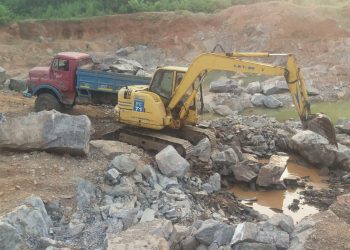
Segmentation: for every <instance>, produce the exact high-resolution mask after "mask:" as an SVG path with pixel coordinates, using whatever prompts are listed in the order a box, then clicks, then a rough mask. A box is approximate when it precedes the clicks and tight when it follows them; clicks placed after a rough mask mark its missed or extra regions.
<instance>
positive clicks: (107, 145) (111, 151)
mask: <svg viewBox="0 0 350 250" xmlns="http://www.w3.org/2000/svg"><path fill="white" fill-rule="evenodd" d="M90 146H92V147H93V148H96V149H98V150H99V151H101V152H102V153H103V154H104V155H105V156H106V157H107V158H109V159H113V158H114V157H115V156H118V155H122V154H130V153H134V154H137V153H138V152H139V149H138V148H137V147H135V146H132V145H129V144H127V143H125V142H121V141H106V140H93V141H90Z"/></svg>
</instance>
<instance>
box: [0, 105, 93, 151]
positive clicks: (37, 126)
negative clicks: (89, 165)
mask: <svg viewBox="0 0 350 250" xmlns="http://www.w3.org/2000/svg"><path fill="white" fill-rule="evenodd" d="M2 121H3V122H1V123H0V148H3V149H11V150H19V151H34V150H46V151H53V152H59V153H70V154H87V153H88V152H89V140H90V130H91V122H90V120H89V118H88V117H87V116H85V115H79V116H71V115H67V114H61V113H59V112H57V111H54V110H53V111H41V112H39V113H30V114H28V115H27V116H22V117H15V118H12V117H11V118H10V117H9V118H6V119H5V120H4V119H2Z"/></svg>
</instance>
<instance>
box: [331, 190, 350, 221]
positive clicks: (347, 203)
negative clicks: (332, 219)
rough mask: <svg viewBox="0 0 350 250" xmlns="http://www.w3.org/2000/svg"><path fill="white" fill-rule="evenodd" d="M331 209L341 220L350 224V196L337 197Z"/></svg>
mask: <svg viewBox="0 0 350 250" xmlns="http://www.w3.org/2000/svg"><path fill="white" fill-rule="evenodd" d="M329 209H330V210H331V211H332V212H333V213H335V214H336V215H337V216H338V217H339V218H341V219H343V220H344V221H345V222H347V223H348V224H350V194H344V195H341V196H338V197H337V200H336V202H334V203H333V204H332V205H331V206H330V207H329Z"/></svg>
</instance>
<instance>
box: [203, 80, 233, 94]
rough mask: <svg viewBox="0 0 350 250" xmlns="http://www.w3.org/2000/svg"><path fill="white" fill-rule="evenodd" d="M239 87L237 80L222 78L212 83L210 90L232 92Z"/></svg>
mask: <svg viewBox="0 0 350 250" xmlns="http://www.w3.org/2000/svg"><path fill="white" fill-rule="evenodd" d="M237 88H238V83H237V82H236V81H235V80H232V79H227V78H221V79H219V80H216V81H213V82H211V83H210V87H209V91H210V92H214V93H232V92H234V91H235V89H237Z"/></svg>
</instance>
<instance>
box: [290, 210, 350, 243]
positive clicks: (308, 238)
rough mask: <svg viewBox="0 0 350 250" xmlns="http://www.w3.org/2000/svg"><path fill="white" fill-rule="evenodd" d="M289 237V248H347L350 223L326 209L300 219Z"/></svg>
mask: <svg viewBox="0 0 350 250" xmlns="http://www.w3.org/2000/svg"><path fill="white" fill-rule="evenodd" d="M290 238H291V242H290V247H289V249H290V250H299V249H349V238H350V225H349V224H348V223H346V222H345V221H343V220H342V219H340V218H339V217H338V216H337V215H335V214H334V213H333V212H332V211H329V210H328V211H325V212H320V213H317V214H314V215H311V216H308V217H305V218H304V219H302V220H301V221H300V222H299V223H298V224H297V225H296V226H295V229H294V231H293V233H292V234H291V235H290Z"/></svg>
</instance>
